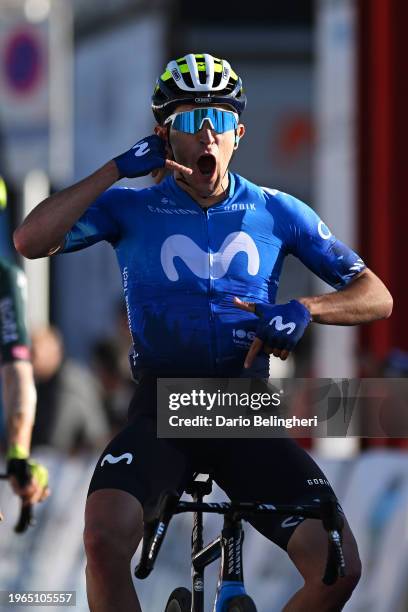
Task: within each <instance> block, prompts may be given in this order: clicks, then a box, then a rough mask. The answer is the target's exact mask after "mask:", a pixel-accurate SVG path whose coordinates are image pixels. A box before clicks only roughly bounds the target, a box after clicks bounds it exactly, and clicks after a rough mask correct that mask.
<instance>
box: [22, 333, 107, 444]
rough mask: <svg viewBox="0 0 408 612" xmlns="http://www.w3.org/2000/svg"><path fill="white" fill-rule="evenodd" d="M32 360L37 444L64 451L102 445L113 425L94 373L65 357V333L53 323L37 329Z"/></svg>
mask: <svg viewBox="0 0 408 612" xmlns="http://www.w3.org/2000/svg"><path fill="white" fill-rule="evenodd" d="M32 362H33V370H34V379H35V384H36V388H37V419H36V423H35V426H34V430H33V441H32V444H33V446H41V445H49V446H52V447H53V448H56V449H58V450H60V451H62V452H64V453H73V452H76V451H80V450H93V449H99V448H101V447H102V446H103V445H104V444H105V443H106V440H107V439H108V438H109V426H108V422H107V418H106V415H105V412H104V409H103V406H102V402H101V398H100V393H99V387H98V384H97V381H96V380H95V378H94V376H93V375H92V374H91V372H90V371H88V369H87V368H85V367H84V366H82V365H81V364H79V363H77V362H75V361H73V360H72V359H67V358H65V357H64V346H63V341H62V337H61V334H60V333H59V331H58V330H57V329H56V328H55V327H52V326H49V327H43V328H39V329H36V330H34V332H33V334H32Z"/></svg>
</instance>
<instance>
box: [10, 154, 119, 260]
mask: <svg viewBox="0 0 408 612" xmlns="http://www.w3.org/2000/svg"><path fill="white" fill-rule="evenodd" d="M118 179H119V172H118V169H117V167H116V164H115V162H114V161H109V162H108V163H107V164H105V165H104V166H102V167H101V168H99V169H98V170H97V171H96V172H94V173H93V174H91V175H90V176H88V177H86V178H85V179H83V180H82V181H79V182H78V183H75V184H74V185H71V187H67V188H66V189H63V190H62V191H59V192H58V193H54V194H53V195H51V196H50V197H49V198H46V199H45V200H44V201H43V202H41V203H40V204H38V205H37V206H36V207H35V208H34V209H33V210H32V211H31V212H30V214H29V215H28V216H27V217H26V218H25V220H24V221H23V223H22V224H21V225H20V227H18V228H17V229H16V231H15V232H14V245H15V247H16V249H17V251H18V252H19V253H21V254H22V255H24V257H27V258H28V259H36V258H37V257H45V256H47V255H53V254H54V253H56V252H58V250H59V249H60V248H61V247H62V245H63V241H64V237H65V234H66V233H67V232H68V231H69V230H70V229H71V227H72V226H73V225H75V223H76V222H77V221H78V219H79V218H80V217H81V216H82V215H83V213H84V212H85V211H86V209H87V208H88V207H89V206H90V205H91V204H92V202H94V201H95V200H96V198H98V197H99V196H100V195H101V194H102V193H103V192H104V191H106V189H108V188H109V187H111V186H112V185H113V184H114V183H115V182H116V181H117V180H118Z"/></svg>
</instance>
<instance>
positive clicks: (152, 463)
mask: <svg viewBox="0 0 408 612" xmlns="http://www.w3.org/2000/svg"><path fill="white" fill-rule="evenodd" d="M155 413H156V380H155V379H150V380H148V379H145V380H142V381H141V382H140V383H139V385H138V388H137V390H136V393H135V396H134V398H133V399H132V402H131V405H130V414H131V415H132V416H131V418H130V420H129V424H128V425H127V426H126V427H125V428H124V429H123V430H122V431H121V432H120V433H119V434H118V435H117V436H116V437H115V438H114V439H113V440H112V441H111V442H110V443H109V444H108V446H107V447H106V448H105V450H104V451H103V453H102V455H101V457H100V459H99V460H98V464H97V466H96V468H95V472H94V474H93V477H92V480H91V484H90V488H89V493H88V494H90V493H92V492H93V491H96V490H98V489H105V488H113V489H120V490H122V491H127V492H128V493H130V494H131V495H133V496H134V497H136V498H137V499H138V500H139V501H140V502H141V504H142V505H143V506H144V507H146V506H149V507H152V506H153V505H154V504H155V502H156V501H157V499H158V497H159V496H160V493H161V492H162V491H163V490H168V489H171V490H174V489H175V490H177V491H178V492H179V493H180V495H182V493H183V492H184V489H185V487H186V485H187V484H188V483H189V482H190V481H191V478H192V476H193V474H194V473H195V472H201V473H203V474H210V475H211V477H212V478H213V480H214V481H215V482H216V483H217V484H218V486H219V487H220V488H221V489H223V490H224V491H225V493H226V495H227V496H228V497H229V498H231V499H234V500H240V501H259V502H264V503H267V502H269V503H276V504H278V503H280V504H301V503H312V502H313V500H315V499H318V498H319V496H320V495H321V494H327V493H333V491H332V489H331V486H330V484H329V482H328V481H327V479H326V477H325V475H324V474H323V472H322V471H321V470H320V468H319V467H318V466H317V464H316V463H315V462H314V461H313V459H312V458H311V457H310V455H309V454H308V453H307V452H306V451H304V450H303V449H302V448H301V447H300V446H299V445H298V444H297V443H296V442H295V441H294V440H293V439H291V438H259V439H246V438H230V439H202V438H199V439H197V438H195V439H173V438H171V439H170V438H169V439H164V438H157V436H156V421H155V418H154V417H155ZM302 520H303V519H301V518H299V517H292V516H286V517H282V516H280V517H272V516H269V517H268V516H264V517H259V518H255V519H253V520H251V521H250V522H251V524H252V525H253V526H254V527H255V529H257V530H258V531H259V532H260V533H262V534H263V535H264V536H266V537H267V538H268V539H270V540H272V541H273V542H275V543H276V544H277V545H278V546H280V547H281V548H283V549H284V550H286V548H287V544H288V541H289V539H290V537H291V535H292V533H293V532H294V530H295V529H296V527H297V526H298V525H299V524H300V523H301V522H302Z"/></svg>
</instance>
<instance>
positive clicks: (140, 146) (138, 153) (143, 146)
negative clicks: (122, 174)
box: [132, 140, 150, 157]
mask: <svg viewBox="0 0 408 612" xmlns="http://www.w3.org/2000/svg"><path fill="white" fill-rule="evenodd" d="M132 149H135V157H142V156H143V155H146V153H149V151H150V149H149V143H148V142H146V141H145V140H144V141H143V142H137V143H136V144H135V146H134V147H132Z"/></svg>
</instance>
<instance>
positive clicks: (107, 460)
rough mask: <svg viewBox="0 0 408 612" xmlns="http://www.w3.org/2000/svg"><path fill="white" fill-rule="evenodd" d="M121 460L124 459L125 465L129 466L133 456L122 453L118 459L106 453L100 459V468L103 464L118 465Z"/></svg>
mask: <svg viewBox="0 0 408 612" xmlns="http://www.w3.org/2000/svg"><path fill="white" fill-rule="evenodd" d="M122 459H126V463H127V464H128V465H129V463H132V460H133V455H132V454H131V453H123V455H120V456H119V457H114V456H113V455H111V454H110V453H108V454H107V455H105V457H104V458H103V459H102V461H101V467H102V466H103V465H105V463H119V461H122Z"/></svg>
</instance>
